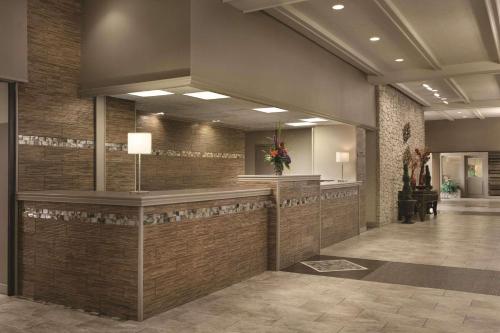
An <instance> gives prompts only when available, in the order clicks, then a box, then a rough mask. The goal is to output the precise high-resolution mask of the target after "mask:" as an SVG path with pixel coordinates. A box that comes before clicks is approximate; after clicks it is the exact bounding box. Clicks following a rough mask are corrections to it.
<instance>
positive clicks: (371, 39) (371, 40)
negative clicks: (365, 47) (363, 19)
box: [370, 36, 380, 42]
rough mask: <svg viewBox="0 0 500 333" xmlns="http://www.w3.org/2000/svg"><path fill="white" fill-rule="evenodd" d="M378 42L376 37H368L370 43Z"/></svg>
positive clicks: (378, 38)
mask: <svg viewBox="0 0 500 333" xmlns="http://www.w3.org/2000/svg"><path fill="white" fill-rule="evenodd" d="M379 40H380V37H377V36H373V37H370V42H378V41H379Z"/></svg>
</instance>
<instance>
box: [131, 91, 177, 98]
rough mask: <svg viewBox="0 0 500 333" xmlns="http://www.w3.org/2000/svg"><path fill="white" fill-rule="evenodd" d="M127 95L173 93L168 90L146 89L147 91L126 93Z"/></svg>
mask: <svg viewBox="0 0 500 333" xmlns="http://www.w3.org/2000/svg"><path fill="white" fill-rule="evenodd" d="M128 94H129V95H134V96H139V97H154V96H165V95H173V94H174V93H171V92H170V91H165V90H147V91H136V92H131V93H128Z"/></svg>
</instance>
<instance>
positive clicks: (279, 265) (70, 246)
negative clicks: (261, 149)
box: [17, 176, 359, 320]
mask: <svg viewBox="0 0 500 333" xmlns="http://www.w3.org/2000/svg"><path fill="white" fill-rule="evenodd" d="M357 194H358V184H357V183H353V184H336V185H335V184H329V185H320V179H319V176H241V177H240V178H239V181H238V185H236V186H235V187H234V188H215V189H196V190H182V191H158V192H156V191H155V192H148V193H143V194H132V193H125V192H123V193H122V192H71V191H44V192H21V193H19V194H18V201H19V209H20V211H19V228H18V288H17V289H18V294H19V295H22V296H24V297H27V298H31V299H35V300H41V301H46V302H53V303H57V304H63V305H67V306H70V307H73V308H79V309H84V310H86V311H92V312H96V313H100V314H104V315H108V316H115V317H120V318H126V319H135V320H143V319H145V318H149V317H151V316H154V315H155V314H158V313H161V312H163V311H166V310H168V309H171V308H173V307H176V306H178V305H181V304H183V303H186V302H189V301H191V300H194V299H197V298H199V297H202V296H204V295H207V294H209V293H212V292H214V291H216V290H219V289H221V288H224V287H227V286H229V285H231V284H234V283H237V282H239V281H242V280H245V279H247V278H249V277H251V276H254V275H257V274H260V273H261V272H264V271H265V270H280V269H283V268H285V267H288V266H290V265H293V264H295V263H297V262H300V261H302V260H305V259H308V258H310V257H312V256H314V255H317V254H319V252H320V248H321V247H322V246H323V245H324V243H325V242H326V243H328V244H330V243H331V242H335V241H338V240H339V239H343V238H345V237H347V236H349V235H355V234H357V233H359V228H358V229H357V230H356V226H357V225H358V223H359V216H358V215H356V213H355V207H354V206H355V205H358V204H359V201H358V196H357ZM351 208H352V209H351ZM332 216H336V218H335V219H334V220H332V219H331V217H332ZM322 220H323V223H322ZM340 234H341V235H340Z"/></svg>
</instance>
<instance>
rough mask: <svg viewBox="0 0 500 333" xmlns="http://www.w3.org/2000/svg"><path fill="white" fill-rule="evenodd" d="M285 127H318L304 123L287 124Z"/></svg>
mask: <svg viewBox="0 0 500 333" xmlns="http://www.w3.org/2000/svg"><path fill="white" fill-rule="evenodd" d="M285 125H288V126H294V127H299V126H313V125H316V124H315V123H307V122H304V123H286V124H285Z"/></svg>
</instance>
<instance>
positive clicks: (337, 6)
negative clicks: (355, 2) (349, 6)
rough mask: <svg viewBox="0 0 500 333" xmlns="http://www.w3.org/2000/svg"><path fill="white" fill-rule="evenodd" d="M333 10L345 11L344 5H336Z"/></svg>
mask: <svg viewBox="0 0 500 333" xmlns="http://www.w3.org/2000/svg"><path fill="white" fill-rule="evenodd" d="M332 9H334V10H341V9H344V5H343V4H341V3H338V4H336V5H333V6H332Z"/></svg>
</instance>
